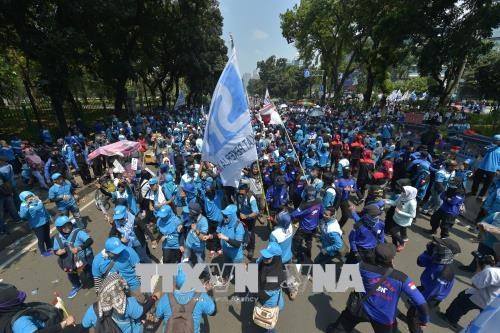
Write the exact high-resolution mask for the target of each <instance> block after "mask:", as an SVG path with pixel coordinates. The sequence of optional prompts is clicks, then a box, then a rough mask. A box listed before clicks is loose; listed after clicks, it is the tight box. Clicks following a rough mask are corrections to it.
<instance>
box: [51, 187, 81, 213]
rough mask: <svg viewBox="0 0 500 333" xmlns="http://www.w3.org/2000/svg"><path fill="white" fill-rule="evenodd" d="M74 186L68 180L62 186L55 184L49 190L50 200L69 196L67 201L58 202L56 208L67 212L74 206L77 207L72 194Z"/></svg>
mask: <svg viewBox="0 0 500 333" xmlns="http://www.w3.org/2000/svg"><path fill="white" fill-rule="evenodd" d="M72 190H73V186H72V185H71V183H70V182H69V181H68V180H65V181H64V182H63V183H62V184H61V185H59V184H54V185H52V186H51V187H50V189H49V199H51V200H53V199H56V198H62V197H63V196H64V195H68V196H69V199H68V200H67V201H64V200H61V201H58V202H56V207H57V209H58V210H66V209H68V208H70V207H72V206H76V200H75V197H73V194H72V193H71V192H72Z"/></svg>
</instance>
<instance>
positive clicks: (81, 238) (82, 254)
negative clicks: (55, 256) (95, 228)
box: [53, 228, 93, 262]
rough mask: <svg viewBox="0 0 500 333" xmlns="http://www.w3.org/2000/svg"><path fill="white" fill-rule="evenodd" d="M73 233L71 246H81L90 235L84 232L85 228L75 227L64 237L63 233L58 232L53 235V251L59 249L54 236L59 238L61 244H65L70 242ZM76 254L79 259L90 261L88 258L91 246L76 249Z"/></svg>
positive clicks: (89, 257) (90, 255)
mask: <svg viewBox="0 0 500 333" xmlns="http://www.w3.org/2000/svg"><path fill="white" fill-rule="evenodd" d="M75 234H76V238H75V242H74V243H73V247H79V246H82V245H83V244H85V242H86V241H87V239H89V238H90V236H89V235H88V234H87V233H86V232H85V230H82V229H76V228H75V229H73V230H72V231H71V233H70V234H69V235H68V236H67V237H64V235H63V234H61V233H59V234H57V235H55V236H54V245H53V249H54V251H57V250H59V249H60V247H59V242H58V241H57V239H56V238H58V239H60V240H61V242H62V245H63V246H66V245H68V244H69V243H70V241H71V240H72V239H73V237H75V236H74V235H75ZM77 256H78V258H79V259H80V260H83V261H84V262H86V261H90V259H91V258H92V256H93V254H92V248H91V247H90V246H89V247H87V248H86V249H84V250H81V251H78V253H77Z"/></svg>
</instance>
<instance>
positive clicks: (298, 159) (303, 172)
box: [281, 122, 306, 177]
mask: <svg viewBox="0 0 500 333" xmlns="http://www.w3.org/2000/svg"><path fill="white" fill-rule="evenodd" d="M281 126H283V129H284V130H285V134H286V137H287V138H288V141H290V145H291V146H292V149H293V153H294V154H295V156H296V157H297V161H299V167H300V170H301V171H302V174H303V175H304V177H305V176H306V172H305V170H304V168H303V167H302V163H301V162H300V157H299V155H298V154H297V151H296V150H295V146H294V145H293V142H292V139H291V138H290V135H289V134H288V131H287V129H286V127H285V124H283V122H282V123H281Z"/></svg>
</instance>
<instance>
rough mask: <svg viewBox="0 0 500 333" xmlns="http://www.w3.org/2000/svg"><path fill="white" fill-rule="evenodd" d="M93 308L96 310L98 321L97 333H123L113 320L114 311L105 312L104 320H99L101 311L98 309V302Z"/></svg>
mask: <svg viewBox="0 0 500 333" xmlns="http://www.w3.org/2000/svg"><path fill="white" fill-rule="evenodd" d="M92 307H93V308H94V312H95V316H96V317H97V321H96V324H95V329H94V331H95V333H121V332H122V330H121V329H120V328H119V327H118V325H117V324H116V322H115V321H114V320H113V310H111V311H108V312H104V313H103V314H102V318H99V310H98V309H97V302H95V303H94V304H93V305H92Z"/></svg>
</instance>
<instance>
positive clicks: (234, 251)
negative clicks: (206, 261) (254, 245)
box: [209, 204, 245, 283]
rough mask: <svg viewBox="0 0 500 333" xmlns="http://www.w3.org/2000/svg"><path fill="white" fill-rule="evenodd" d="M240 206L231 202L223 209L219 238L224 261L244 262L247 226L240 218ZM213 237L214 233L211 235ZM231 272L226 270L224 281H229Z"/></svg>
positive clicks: (218, 231)
mask: <svg viewBox="0 0 500 333" xmlns="http://www.w3.org/2000/svg"><path fill="white" fill-rule="evenodd" d="M237 211H238V208H236V205H234V204H230V205H228V206H227V207H226V208H224V209H223V210H222V212H221V213H222V216H223V217H224V222H222V224H220V225H219V226H218V227H217V238H218V239H219V240H220V243H221V248H222V255H223V260H224V263H242V262H243V259H244V258H243V241H244V238H245V227H244V226H243V224H242V223H241V222H240V221H239V220H238V217H237V215H236V214H237ZM209 237H212V235H209ZM229 273H230V272H227V271H226V272H224V273H223V276H222V277H221V278H222V281H221V282H222V283H225V282H226V281H227V278H228V276H229Z"/></svg>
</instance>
